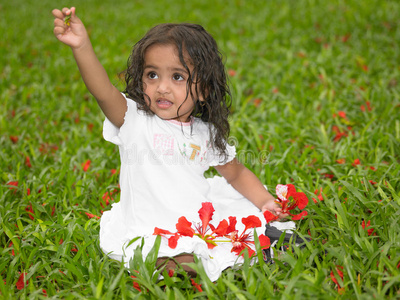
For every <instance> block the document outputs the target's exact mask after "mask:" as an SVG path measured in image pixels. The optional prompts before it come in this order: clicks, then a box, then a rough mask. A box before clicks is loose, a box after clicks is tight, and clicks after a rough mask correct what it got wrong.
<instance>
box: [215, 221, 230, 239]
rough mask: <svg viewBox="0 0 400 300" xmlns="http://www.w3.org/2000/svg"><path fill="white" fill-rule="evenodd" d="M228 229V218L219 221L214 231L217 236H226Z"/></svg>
mask: <svg viewBox="0 0 400 300" xmlns="http://www.w3.org/2000/svg"><path fill="white" fill-rule="evenodd" d="M227 230H228V221H227V220H222V221H221V222H219V224H218V227H217V228H216V229H215V230H214V231H213V233H215V234H216V235H217V236H224V235H225V234H227Z"/></svg>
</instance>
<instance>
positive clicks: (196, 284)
mask: <svg viewBox="0 0 400 300" xmlns="http://www.w3.org/2000/svg"><path fill="white" fill-rule="evenodd" d="M190 282H191V283H192V285H193V288H194V289H196V290H198V291H199V292H202V291H203V289H202V288H201V284H199V283H196V281H194V279H193V278H190Z"/></svg>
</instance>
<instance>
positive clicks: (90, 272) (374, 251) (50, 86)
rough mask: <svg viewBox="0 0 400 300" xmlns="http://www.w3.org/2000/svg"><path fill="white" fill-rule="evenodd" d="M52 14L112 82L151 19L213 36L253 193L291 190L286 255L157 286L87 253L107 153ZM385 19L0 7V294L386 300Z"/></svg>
mask: <svg viewBox="0 0 400 300" xmlns="http://www.w3.org/2000/svg"><path fill="white" fill-rule="evenodd" d="M56 3H59V4H56ZM67 5H68V6H70V5H75V6H76V7H77V14H78V16H79V17H80V18H81V19H82V20H83V22H84V23H85V24H86V26H87V28H88V30H89V33H90V36H91V39H92V43H93V45H94V48H95V51H96V53H97V55H98V57H99V59H100V61H101V62H102V63H103V65H104V67H105V69H106V70H107V72H108V74H109V76H110V78H111V80H112V82H113V83H115V85H116V86H118V87H119V88H120V89H122V88H123V82H121V80H120V79H119V77H118V74H119V73H120V72H122V71H123V70H124V69H125V67H126V60H127V58H128V56H129V52H130V50H131V47H132V46H133V44H134V43H135V42H136V41H137V40H138V39H139V38H140V37H141V36H142V35H143V34H144V33H145V32H146V31H147V30H148V29H149V28H150V27H152V26H153V25H155V24H157V23H161V22H184V21H186V22H192V23H200V24H202V25H203V26H204V27H205V28H206V29H207V30H208V31H209V32H210V33H211V34H213V36H214V37H215V39H216V40H217V42H218V43H219V45H220V48H221V50H222V52H223V53H224V54H225V56H226V66H227V69H228V70H229V74H230V81H231V87H232V91H233V95H234V97H233V108H232V111H233V114H232V118H231V125H232V142H234V143H237V148H238V150H239V151H238V154H239V158H240V159H241V161H242V162H243V163H245V164H246V165H247V166H248V167H249V168H250V169H252V170H253V171H254V172H255V173H256V174H257V175H258V176H259V178H260V179H261V180H262V181H263V182H264V183H265V184H266V185H267V186H268V187H269V188H270V190H272V191H274V188H275V186H276V185H277V184H287V183H292V184H294V185H295V186H296V188H297V189H298V190H301V191H303V192H305V193H306V194H307V196H308V197H309V200H310V201H309V205H308V206H307V207H306V210H307V211H308V216H307V217H306V218H305V219H303V220H300V221H296V222H297V225H298V232H299V233H300V234H301V235H306V236H310V237H311V241H310V242H308V243H307V245H306V247H305V248H304V249H299V248H298V247H295V246H294V247H290V248H289V249H288V252H286V254H284V255H282V256H280V257H279V259H276V260H275V263H274V264H272V265H267V264H264V263H263V262H262V263H256V264H254V265H250V263H249V261H248V260H246V262H245V264H244V265H242V266H240V267H237V268H233V269H229V270H226V271H224V272H223V274H222V276H221V277H220V278H219V279H218V281H217V282H215V283H213V282H210V281H209V280H208V279H207V277H206V276H205V274H204V272H202V271H201V266H200V264H197V265H196V266H194V267H196V268H198V269H199V275H198V277H197V278H196V279H195V280H194V283H193V282H191V281H190V279H189V278H188V277H187V276H180V277H178V276H173V277H171V278H169V277H166V278H165V280H162V281H158V280H157V276H154V275H153V271H154V264H153V263H152V261H151V257H149V259H148V260H147V261H145V262H143V261H141V260H140V259H137V260H135V261H134V262H133V268H134V269H135V270H137V271H138V272H139V273H136V272H133V273H132V274H134V275H135V277H132V276H131V275H132V274H129V273H128V272H127V271H126V269H125V268H124V267H123V266H122V265H121V264H120V263H119V262H116V261H113V260H111V259H109V258H108V257H106V256H105V255H104V254H103V253H102V252H101V250H100V248H99V241H98V235H99V220H98V218H97V217H96V216H101V213H102V211H103V210H108V209H110V206H111V204H112V202H114V201H118V200H119V194H118V191H119V190H118V168H119V155H118V151H117V148H116V147H115V146H114V145H112V144H111V143H108V142H106V141H104V140H103V138H102V122H103V118H104V117H103V115H102V113H101V111H100V109H99V108H98V106H97V104H96V102H95V100H94V99H93V97H92V96H91V95H90V94H89V93H88V91H87V90H86V88H85V86H84V84H83V82H82V80H81V79H80V75H79V72H78V69H77V67H76V65H75V62H74V60H73V57H72V54H71V50H70V49H69V48H68V47H67V46H65V45H63V44H61V43H59V42H58V41H57V40H56V38H55V37H54V36H53V33H52V29H53V17H52V15H51V10H52V9H53V8H56V7H57V8H62V7H63V6H67ZM399 16H400V2H399V1H395V0H392V1H390V0H388V1H381V0H364V1H358V0H349V1H340V0H332V1H329V0H325V1H323V0H282V1H274V0H269V1H261V0H256V1H250V0H249V1H245V0H235V1H223V0H213V1H209V0H207V1H176V0H171V1H161V0H153V1H142V0H137V1H128V0H125V1H112V0H104V1H94V0H87V1H86V0H85V1H83V0H82V1H50V0H42V1H22V0H12V1H2V2H1V4H0V32H1V36H2V38H1V39H0V99H1V101H0V145H1V148H0V221H1V226H0V250H1V255H0V275H1V280H0V298H5V299H7V298H10V299H14V298H20V299H24V298H29V299H31V298H33V299H35V298H38V299H41V298H42V299H44V298H45V297H47V298H62V299H79V298H82V299H88V298H89V299H92V298H93V299H100V298H101V299H103V298H104V299H108V298H116V299H119V298H123V299H133V298H139V299H163V298H167V299H185V298H187V299H192V298H200V299H236V298H239V299H307V298H317V299H336V298H344V299H385V298H386V299H395V298H399V299H400V165H399V162H400V63H399V62H400V49H399V47H400V21H399ZM208 175H211V174H208ZM312 198H314V199H315V201H313V200H312ZM137 251H138V253H139V252H140V249H138V250H137ZM199 285H200V286H199Z"/></svg>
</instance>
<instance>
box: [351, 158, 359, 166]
mask: <svg viewBox="0 0 400 300" xmlns="http://www.w3.org/2000/svg"><path fill="white" fill-rule="evenodd" d="M360 164H361V162H360V159H359V158H356V159H355V160H354V161H353V163H352V164H351V165H352V166H353V167H355V166H358V165H360Z"/></svg>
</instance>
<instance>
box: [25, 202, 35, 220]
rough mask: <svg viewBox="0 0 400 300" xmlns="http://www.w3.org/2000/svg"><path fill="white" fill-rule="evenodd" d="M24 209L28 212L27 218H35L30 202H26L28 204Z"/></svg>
mask: <svg viewBox="0 0 400 300" xmlns="http://www.w3.org/2000/svg"><path fill="white" fill-rule="evenodd" d="M25 211H27V212H28V214H29V218H30V219H31V220H34V219H35V217H34V216H35V212H34V211H33V208H32V204H28V206H27V207H26V208H25Z"/></svg>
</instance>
